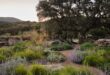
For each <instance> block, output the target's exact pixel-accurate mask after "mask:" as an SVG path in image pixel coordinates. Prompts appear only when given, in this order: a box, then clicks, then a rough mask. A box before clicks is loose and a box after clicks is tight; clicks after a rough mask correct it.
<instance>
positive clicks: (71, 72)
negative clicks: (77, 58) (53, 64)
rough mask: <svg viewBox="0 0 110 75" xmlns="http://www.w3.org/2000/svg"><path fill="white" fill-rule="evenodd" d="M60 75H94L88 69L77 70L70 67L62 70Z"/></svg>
mask: <svg viewBox="0 0 110 75" xmlns="http://www.w3.org/2000/svg"><path fill="white" fill-rule="evenodd" d="M58 75H92V74H91V73H90V71H89V70H88V69H86V68H77V67H72V66H68V67H65V68H63V69H61V70H60V71H59V73H58Z"/></svg>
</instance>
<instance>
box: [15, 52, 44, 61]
mask: <svg viewBox="0 0 110 75" xmlns="http://www.w3.org/2000/svg"><path fill="white" fill-rule="evenodd" d="M15 57H22V58H26V60H27V61H31V60H34V59H41V58H43V53H42V52H41V51H34V50H25V51H22V52H17V53H16V54H15Z"/></svg>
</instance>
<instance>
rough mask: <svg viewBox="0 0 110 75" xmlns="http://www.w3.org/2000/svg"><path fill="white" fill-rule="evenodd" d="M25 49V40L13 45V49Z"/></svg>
mask: <svg viewBox="0 0 110 75" xmlns="http://www.w3.org/2000/svg"><path fill="white" fill-rule="evenodd" d="M24 49H26V46H25V42H19V43H16V44H15V45H14V46H13V51H22V50H24Z"/></svg>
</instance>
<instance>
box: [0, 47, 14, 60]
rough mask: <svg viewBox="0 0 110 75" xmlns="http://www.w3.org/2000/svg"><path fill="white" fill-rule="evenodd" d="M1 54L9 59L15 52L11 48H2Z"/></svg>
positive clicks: (0, 49)
mask: <svg viewBox="0 0 110 75" xmlns="http://www.w3.org/2000/svg"><path fill="white" fill-rule="evenodd" d="M0 54H2V55H4V56H6V57H7V58H8V57H10V56H12V55H13V51H12V50H11V48H10V47H2V48H0Z"/></svg>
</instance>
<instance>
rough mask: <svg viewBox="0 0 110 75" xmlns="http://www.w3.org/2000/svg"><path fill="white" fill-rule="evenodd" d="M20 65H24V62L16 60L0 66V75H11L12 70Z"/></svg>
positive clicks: (23, 60)
mask: <svg viewBox="0 0 110 75" xmlns="http://www.w3.org/2000/svg"><path fill="white" fill-rule="evenodd" d="M20 64H26V60H25V59H21V58H18V59H12V60H9V61H7V62H5V63H2V64H0V75H13V74H14V69H15V68H16V67H17V66H19V65H20Z"/></svg>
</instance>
